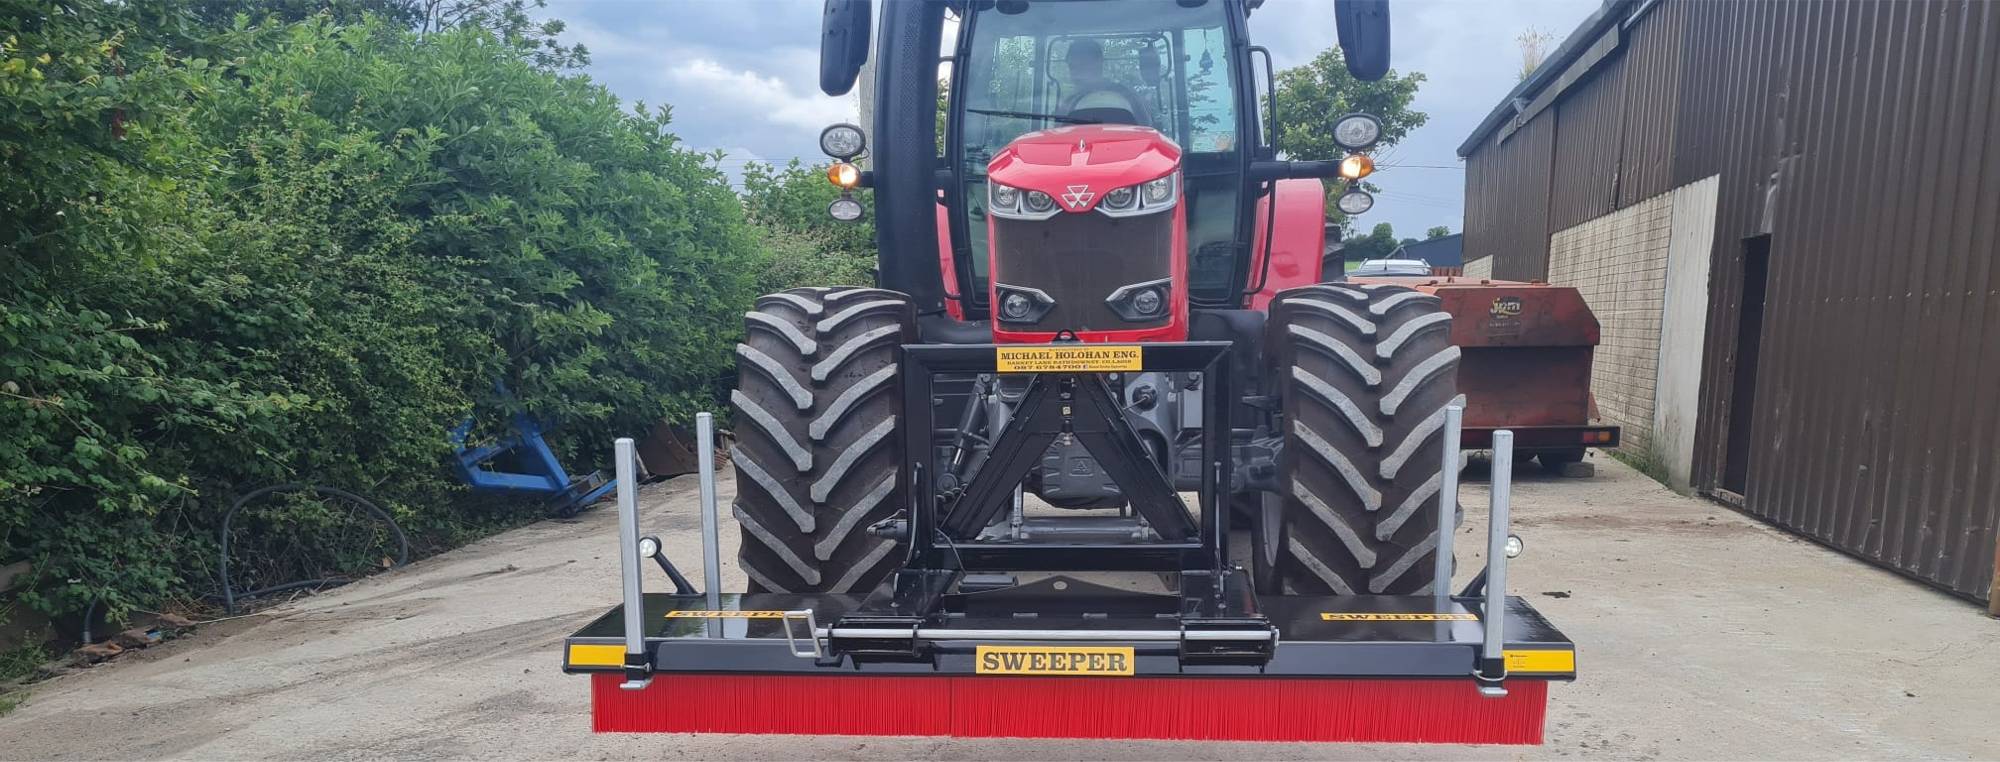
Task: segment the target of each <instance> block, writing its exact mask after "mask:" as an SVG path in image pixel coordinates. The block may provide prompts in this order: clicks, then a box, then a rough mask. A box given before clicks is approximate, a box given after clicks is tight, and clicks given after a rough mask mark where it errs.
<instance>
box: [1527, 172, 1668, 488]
mask: <svg viewBox="0 0 2000 762" xmlns="http://www.w3.org/2000/svg"><path fill="white" fill-rule="evenodd" d="M1672 217H1673V207H1672V195H1671V194H1661V195H1659V196H1655V197H1653V198H1650V199H1647V200H1645V201H1642V202H1640V203H1638V204H1636V205H1633V206H1629V207H1626V208H1624V209H1621V210H1619V211H1617V212H1613V213H1611V214H1607V215H1605V216H1603V217H1599V218H1597V219H1594V220H1591V221H1589V222H1585V223H1583V224H1581V225H1577V226H1576V227H1572V228H1568V229H1566V230H1561V231H1557V232H1556V233H1555V235H1553V236H1550V238H1549V282H1550V283H1557V284H1562V285H1566V286H1574V287H1576V289H1577V291H1578V292H1580V293H1582V295H1583V298H1584V301H1586V302H1588V303H1589V304H1590V310H1591V311H1592V312H1594V313H1596V315H1597V322H1598V325H1599V326H1601V328H1602V332H1601V336H1602V338H1601V340H1600V342H1599V343H1598V345H1597V353H1596V355H1595V356H1594V358H1593V362H1592V363H1591V378H1590V388H1591V391H1592V392H1593V393H1595V394H1596V395H1597V407H1598V411H1599V413H1600V414H1602V415H1603V416H1604V418H1605V420H1607V421H1609V422H1610V423H1614V424H1617V425H1618V426H1620V427H1621V428H1623V430H1624V433H1623V436H1624V444H1623V446H1622V447H1621V449H1623V450H1625V451H1628V452H1634V453H1651V452H1652V451H1653V431H1652V429H1653V406H1654V400H1655V394H1654V392H1655V384H1656V382H1657V379H1658V378H1659V359H1660V326H1661V315H1662V310H1663V307H1664V304H1665V299H1666V285H1667V244H1668V240H1669V227H1670V224H1671V221H1672Z"/></svg>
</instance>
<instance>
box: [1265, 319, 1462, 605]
mask: <svg viewBox="0 0 2000 762" xmlns="http://www.w3.org/2000/svg"><path fill="white" fill-rule="evenodd" d="M1268 326H1269V328H1268V330H1269V331H1270V336H1269V338H1268V340H1267V346H1269V347H1271V348H1272V351H1271V352H1270V353H1269V355H1268V356H1269V357H1270V358H1271V360H1272V362H1273V363H1274V364H1273V365H1272V368H1271V371H1270V373H1271V375H1270V378H1271V383H1272V385H1273V388H1275V389H1276V390H1277V392H1278V396H1279V401H1280V403H1281V405H1282V410H1283V418H1284V427H1283V433H1284V449H1283V450H1282V451H1281V452H1280V453H1279V457H1278V477H1279V478H1278V488H1279V492H1278V494H1276V495H1272V496H1269V499H1267V500H1266V501H1265V502H1266V509H1265V512H1264V516H1263V518H1264V519H1265V520H1264V521H1263V522H1260V523H1264V524H1266V525H1267V526H1262V527H1259V529H1258V540H1259V542H1258V543H1257V544H1258V546H1259V547H1258V551H1259V553H1258V554H1257V555H1258V556H1260V558H1258V559H1257V560H1258V561H1259V562H1263V561H1264V560H1265V559H1264V558H1262V556H1264V555H1266V554H1268V555H1269V556H1270V560H1269V564H1270V568H1269V570H1268V571H1267V572H1264V571H1260V576H1264V577H1266V578H1267V579H1266V585H1267V589H1270V590H1271V591H1272V592H1291V593H1308V594H1326V593H1333V594H1339V595H1366V594H1389V595H1409V594H1416V593H1421V592H1428V591H1429V590H1430V585H1431V579H1432V574H1431V569H1432V562H1431V559H1432V556H1433V553H1434V551H1435V550H1436V548H1437V541H1438V530H1439V527H1438V520H1437V501H1438V492H1439V486H1440V481H1441V476H1442V473H1443V468H1444V463H1445V462H1446V459H1445V458H1444V457H1443V455H1442V453H1441V452H1440V451H1439V449H1440V447H1441V446H1442V445H1441V441H1442V440H1441V438H1440V437H1441V431H1442V428H1443V424H1444V408H1445V405H1447V404H1449V403H1450V402H1451V401H1453V400H1454V399H1455V398H1457V397H1458V348H1457V347H1455V346H1452V344H1451V340H1450V335H1451V315H1450V314H1448V313H1446V312H1445V311H1444V309H1443V307H1442V305H1441V304H1440V302H1439V300H1438V298H1437V297H1436V296H1432V295H1430V294H1425V293H1422V292H1419V291H1416V290H1414V289H1410V288H1405V287H1402V286H1396V285H1389V284H1366V285H1356V284H1321V285H1316V286H1306V287H1303V288H1296V289H1292V290H1289V291H1285V292H1283V293H1281V294H1279V295H1278V297H1277V298H1276V299H1275V300H1274V301H1273V302H1272V306H1271V319H1270V321H1269V323H1268ZM1454 455H1455V454H1454ZM1450 461H1451V463H1452V464H1453V465H1454V466H1456V465H1457V463H1458V462H1459V459H1458V458H1456V457H1453V458H1451V459H1450ZM1273 519H1275V520H1276V522H1277V523H1276V525H1275V526H1268V524H1269V522H1270V521H1271V520H1273ZM1271 586H1275V587H1271Z"/></svg>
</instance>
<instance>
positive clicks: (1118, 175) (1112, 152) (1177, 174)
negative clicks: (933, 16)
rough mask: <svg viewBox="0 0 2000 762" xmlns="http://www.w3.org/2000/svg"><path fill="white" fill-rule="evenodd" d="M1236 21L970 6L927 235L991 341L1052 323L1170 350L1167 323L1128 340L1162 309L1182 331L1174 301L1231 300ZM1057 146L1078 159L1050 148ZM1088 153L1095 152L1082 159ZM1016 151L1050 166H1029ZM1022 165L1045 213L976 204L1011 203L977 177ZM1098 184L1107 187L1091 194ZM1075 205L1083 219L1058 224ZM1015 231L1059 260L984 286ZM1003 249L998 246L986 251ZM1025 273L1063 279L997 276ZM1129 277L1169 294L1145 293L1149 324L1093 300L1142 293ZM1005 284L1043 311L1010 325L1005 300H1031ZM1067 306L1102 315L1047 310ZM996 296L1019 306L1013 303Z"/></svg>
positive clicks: (1109, 9) (1216, 7)
mask: <svg viewBox="0 0 2000 762" xmlns="http://www.w3.org/2000/svg"><path fill="white" fill-rule="evenodd" d="M1245 21H1246V18H1245V14H1244V8H1243V6H1242V5H1240V4H1237V3H1232V2H1225V1H1224V0H1214V1H1212V2H1205V3H1158V4H1156V5H1149V6H1148V7H1147V9H1146V12H1144V13H1134V12H1133V9H1132V7H1131V6H1130V5H1129V4H1127V3H1119V2H1090V1H1083V2H1047V3H1015V4H975V5H973V6H972V7H971V8H970V9H968V10H967V12H966V14H965V16H964V17H963V18H962V19H961V20H960V26H959V34H958V44H957V47H956V49H955V50H954V52H953V56H952V61H953V66H952V72H951V80H950V82H951V96H952V97H951V98H950V99H949V101H948V104H949V105H948V112H947V115H946V122H945V130H946V134H945V139H944V146H945V154H946V156H945V167H946V168H947V169H948V170H949V171H950V173H951V176H952V180H951V184H950V187H949V188H948V189H947V191H946V200H945V204H946V206H947V207H948V211H947V219H948V221H949V228H948V233H949V236H950V240H949V241H948V242H947V241H940V243H941V244H943V245H947V246H948V247H949V252H950V261H951V266H952V267H953V269H954V272H953V273H952V275H953V276H954V277H955V279H956V280H957V281H958V282H960V283H963V284H966V285H967V286H969V287H968V288H966V289H965V290H964V291H962V292H961V294H962V297H961V298H962V302H963V303H962V304H961V308H962V310H963V311H964V312H965V314H968V315H984V316H990V317H991V318H992V319H994V320H995V321H996V323H995V326H994V328H995V334H996V336H998V337H1001V338H1002V340H1005V339H1006V338H1008V337H1011V336H1013V335H1014V334H1017V333H1021V332H1024V331H1026V332H1031V333H1036V334H1039V333H1047V332H1051V331H1054V330H1063V329H1067V330H1076V331H1078V332H1079V334H1080V335H1083V336H1086V337H1089V336H1091V335H1094V334H1097V333H1099V332H1106V333H1108V334H1109V335H1115V336H1117V337H1118V338H1119V339H1120V340H1123V339H1126V338H1131V337H1133V334H1132V332H1133V331H1142V332H1143V333H1145V334H1147V336H1149V337H1150V336H1158V337H1162V338H1168V337H1170V338H1176V339H1178V338H1184V337H1185V330H1184V326H1183V329H1182V330H1180V331H1171V330H1169V331H1144V330H1143V329H1146V328H1153V327H1156V326H1157V325H1159V324H1161V323H1163V322H1164V319H1165V318H1167V317H1168V315H1169V313H1173V314H1178V315H1180V322H1182V323H1183V324H1184V323H1185V319H1186V315H1185V312H1186V307H1187V303H1188V301H1189V300H1193V301H1196V302H1199V303H1204V304H1211V305H1216V306H1224V305H1226V306H1236V305H1235V304H1234V302H1236V301H1240V300H1236V299H1233V298H1232V297H1233V296H1234V295H1235V294H1236V292H1237V291H1238V290H1239V289H1241V288H1242V287H1243V276H1244V273H1245V272H1246V271H1247V269H1248V262H1249V259H1250V257H1249V251H1248V248H1249V247H1248V246H1247V245H1246V244H1243V243H1239V242H1247V241H1249V240H1250V238H1251V235H1250V230H1249V229H1248V227H1247V226H1246V221H1247V220H1248V219H1249V217H1250V214H1249V212H1250V210H1251V209H1252V208H1253V205H1254V202H1255V199H1254V197H1253V196H1252V194H1250V193H1246V192H1245V187H1246V185H1247V183H1246V180H1245V174H1246V172H1247V171H1248V168H1249V167H1248V165H1249V160H1250V157H1251V156H1252V155H1253V152H1254V148H1255V146H1256V145H1257V144H1258V139H1257V136H1258V130H1259V124H1258V116H1257V108H1256V102H1257V101H1256V96H1257V92H1256V87H1255V84H1254V83H1253V82H1252V80H1251V78H1250V72H1251V68H1252V67H1251V61H1250V50H1249V48H1248V46H1247V45H1245V43H1244V40H1245V33H1244V29H1243V24H1244V23H1245ZM1016 141H1022V145H1019V146H1016ZM1065 144H1067V145H1070V146H1075V145H1079V144H1080V145H1081V146H1082V149H1081V150H1075V151H1065V150H1062V148H1063V146H1064V145H1065ZM1093 144H1095V145H1097V146H1098V147H1099V148H1098V149H1097V150H1092V146H1093ZM1030 155H1033V156H1047V157H1049V158H1050V159H1051V160H1053V161H1058V162H1060V164H1052V163H1035V162H1032V161H1031V160H1028V157H1029V156H1030ZM1162 156H1173V157H1174V159H1175V160H1176V164H1177V165H1176V166H1172V167H1169V168H1167V169H1166V171H1164V172H1159V173H1158V174H1159V175H1160V176H1159V177H1141V176H1138V175H1133V176H1130V177H1126V176H1124V175H1126V174H1130V172H1131V171H1132V170H1137V171H1138V172H1139V174H1148V173H1149V171H1148V170H1149V169H1152V170H1157V169H1158V168H1157V166H1155V165H1156V164H1157V161H1158V159H1159V157H1162ZM1024 163H1026V164H1027V165H1031V166H1035V167H1036V172H1035V176H1036V177H1037V179H1040V180H1043V181H1044V182H1047V183H1049V184H1050V185H1051V186H1053V189H1054V190H1056V191H1057V194H1056V195H1045V196H1036V197H1034V198H1036V199H1040V198H1047V199H1049V201H1050V202H1053V203H1050V204H1049V205H1048V206H1046V207H1044V208H1045V209H1046V211H1047V215H1046V216H1042V215H1041V213H1036V212H1033V211H1032V210H1030V209H1022V210H1019V211H1014V210H1010V209H1008V208H1006V207H1000V208H997V209H996V207H995V204H994V203H993V202H994V200H995V198H994V193H995V192H996V191H997V192H998V193H999V194H1000V196H999V198H1000V199H1002V200H1011V199H1012V198H1013V196H1012V193H1013V189H1012V186H1007V185H1004V184H1002V185H1000V186H998V187H997V188H996V187H995V186H994V184H993V183H994V182H995V181H994V180H993V178H992V177H990V176H989V173H990V172H991V171H994V170H995V169H996V168H997V169H998V170H999V171H1001V172H1003V173H1004V172H1007V171H1009V170H1012V169H1015V168H1020V167H1023V165H1024ZM1072 167H1074V169H1071V168H1072ZM1064 175H1069V176H1068V177H1064ZM1110 182H1117V183H1121V184H1120V185H1116V186H1106V185H1105V183H1110ZM1145 182H1157V184H1156V185H1155V186H1152V187H1153V188H1154V191H1153V194H1152V195H1153V196H1154V197H1153V198H1150V199H1149V198H1139V199H1137V200H1138V201H1139V204H1138V205H1137V206H1135V207H1129V208H1128V207H1123V206H1121V205H1119V204H1116V203H1112V204H1106V203H1105V202H1107V201H1109V202H1117V201H1120V200H1122V199H1123V198H1124V197H1125V195H1126V194H1127V193H1130V192H1133V191H1136V190H1138V188H1137V186H1138V185H1139V184H1141V183H1145ZM1072 185H1074V186H1076V189H1075V191H1073V192H1072V191H1071V189H1070V186H1072ZM1167 188H1171V190H1167ZM1169 193H1170V194H1171V195H1170V196H1169V195H1166V194H1169ZM1062 194H1071V195H1069V196H1068V199H1069V200H1071V201H1074V200H1077V199H1080V198H1082V197H1083V196H1082V195H1079V194H1088V196H1089V197H1090V199H1091V203H1090V204H1089V206H1090V207H1091V208H1090V209H1089V210H1078V209H1073V208H1072V206H1074V204H1071V203H1066V202H1065V198H1064V196H1063V195H1062ZM1106 194H1110V196H1109V197H1107V195H1106ZM1036 203H1038V204H1039V203H1042V202H1040V201H1036ZM1083 211H1090V212H1095V214H1094V216H1085V217H1078V218H1075V219H1072V218H1070V217H1069V216H1067V215H1076V214H1080V213H1081V212H1083ZM1022 212H1027V214H1023V213H1022ZM1027 217H1042V218H1041V219H1039V220H1030V219H1025V218H1027ZM1029 222H1041V223H1046V224H1042V225H1029V224H1026V223H1029ZM1168 228H1171V230H1169V229H1168ZM996 232H997V233H998V234H999V235H998V238H999V240H998V241H996V236H995V235H994V234H995V233H996ZM1009 233H1011V234H1012V235H1011V237H1010V236H1009ZM1027 235H1033V236H1034V237H1035V238H1036V239H1037V240H1050V241H1056V242H1057V243H1056V245H1055V246H1053V247H1050V248H1049V249H1048V250H1046V251H1045V254H1044V256H1049V257H1060V258H1062V259H1064V260H1065V261H1066V262H1067V263H1068V266H1067V267H1066V268H1062V269H1059V270H1054V271H1048V270H1044V269H1043V266H1042V265H1041V263H1036V262H1025V261H1016V262H1015V263H1014V264H1015V266H1014V267H1013V268H1012V271H1013V273H1014V274H1012V275H1006V274H1003V275H1002V277H1001V279H1000V280H998V281H996V280H995V278H994V272H995V270H996V269H997V270H1000V271H1003V273H1004V272H1005V271H1007V270H1009V269H1010V268H1009V262H1010V260H1013V259H1015V256H1016V254H1017V253H1019V246H1020V244H1019V242H1021V241H1022V240H1023V239H1024V237H1025V236H1027ZM1010 240H1011V241H1013V242H1014V243H1013V244H1012V246H1013V248H1004V247H1005V246H1007V245H1008V244H1007V242H1008V241H1010ZM996 243H998V244H1000V246H996ZM1105 244H1109V245H1105ZM1174 247H1178V250H1174V251H1170V250H1169V249H1170V248H1174ZM1170 261H1171V262H1172V267H1171V272H1169V263H1170ZM1037 270H1041V271H1042V278H1043V279H1044V280H1046V281H1051V282H1053V281H1055V280H1056V279H1055V278H1053V277H1051V276H1054V275H1056V274H1058V273H1062V274H1065V275H1066V276H1068V277H1066V278H1064V279H1063V280H1062V284H1063V285H1062V286H1061V287H1058V288H1056V289H1054V290H1058V291H1063V292H1065V293H1064V294H1062V295H1057V294H1055V293H1054V291H1052V290H1051V288H1050V287H1049V286H1047V285H1036V284H1029V283H1020V282H1012V281H1008V280H1007V279H1008V278H1013V279H1014V280H1016V281H1018V280H1022V279H1024V278H1028V277H1030V273H1031V272H1034V271H1037ZM1108 271H1116V272H1121V273H1136V272H1139V271H1144V273H1145V274H1146V275H1147V277H1145V278H1139V279H1138V280H1132V281H1131V282H1129V283H1128V282H1124V280H1129V279H1130V278H1137V277H1138V276H1137V275H1133V276H1130V278H1128V277H1127V276H1124V275H1120V276H1116V277H1112V276H1107V275H1103V273H1105V272H1108ZM1114 280H1115V281H1120V282H1117V283H1112V282H1110V281H1114ZM1142 281H1143V282H1145V283H1151V284H1153V285H1152V286H1150V288H1159V290H1160V292H1161V293H1160V294H1159V296H1160V297H1165V296H1168V294H1167V293H1166V292H1168V291H1171V292H1172V294H1171V296H1172V298H1171V299H1161V300H1159V302H1158V303H1159V305H1160V307H1159V310H1158V311H1157V312H1152V313H1145V312H1136V311H1133V310H1125V311H1123V312H1120V311H1119V310H1117V309H1115V307H1107V306H1105V305H1104V301H1105V300H1106V299H1107V298H1109V297H1110V296H1111V295H1112V292H1113V291H1116V290H1117V289H1119V288H1125V287H1128V286H1131V287H1134V288H1132V289H1128V290H1127V294H1130V293H1135V292H1138V293H1143V292H1144V291H1143V289H1139V288H1138V287H1139V286H1141V284H1142ZM1156 281H1171V283H1157V282H1156ZM1021 287H1034V288H1037V289H1038V290H1039V291H1041V292H1045V293H1047V294H1048V295H1049V297H1050V298H1051V299H1053V300H1054V302H1055V305H1054V307H1053V308H1052V309H1050V310H1049V311H1048V313H1047V314H1046V315H1043V316H1042V317H1043V318H1044V319H1041V320H1035V321H1023V320H1020V319H1019V318H1020V315H1019V314H1018V312H1017V313H1016V314H1009V312H1008V311H1007V310H1006V309H1004V308H1005V307H1006V306H1007V302H1008V298H1009V296H1011V295H1016V294H1025V296H1024V297H1023V298H1028V299H1034V298H1037V297H1038V296H1039V295H1038V294H1035V293H1034V292H1023V291H1022V290H1020V289H1021ZM1099 292H1102V293H1099ZM1153 300H1154V297H1148V302H1149V303H1151V302H1152V301H1153ZM1083 301H1087V302H1089V303H1090V304H1089V307H1088V309H1087V312H1088V313H1096V315H1097V316H1099V317H1100V318H1109V319H1108V320H1103V319H1100V320H1099V321H1097V322H1094V323H1085V322H1075V321H1073V320H1070V319H1069V318H1068V315H1069V314H1070V313H1071V312H1073V311H1070V310H1065V309H1063V308H1064V307H1065V306H1066V304H1065V303H1066V302H1083ZM1013 302H1014V304H1015V305H1017V306H1018V305H1021V304H1022V301H1021V299H1020V298H1017V299H1014V300H1013ZM996 306H997V307H998V309H996ZM1037 306H1038V305H1037ZM1079 306H1080V305H1079ZM1128 318H1139V319H1136V320H1134V319H1128ZM1051 320H1054V321H1055V322H1050V321H1051Z"/></svg>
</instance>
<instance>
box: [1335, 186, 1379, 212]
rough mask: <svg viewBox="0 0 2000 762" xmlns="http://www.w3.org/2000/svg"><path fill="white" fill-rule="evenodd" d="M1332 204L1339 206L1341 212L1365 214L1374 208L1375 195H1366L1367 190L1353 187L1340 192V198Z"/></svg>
mask: <svg viewBox="0 0 2000 762" xmlns="http://www.w3.org/2000/svg"><path fill="white" fill-rule="evenodd" d="M1334 206H1337V207H1339V208H1340V213H1341V214H1349V215H1354V214H1365V213H1367V211H1368V210H1370V209H1373V208H1375V197H1374V196H1371V195H1368V191H1365V190H1362V189H1360V188H1353V189H1350V190H1348V191H1347V192H1346V193H1342V194H1340V199H1339V200H1337V201H1335V202H1334Z"/></svg>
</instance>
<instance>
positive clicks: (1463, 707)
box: [591, 673, 1548, 744]
mask: <svg viewBox="0 0 2000 762" xmlns="http://www.w3.org/2000/svg"><path fill="white" fill-rule="evenodd" d="M622 679H623V678H622V677H621V676H619V675H616V674H609V673H601V674H597V675H593V676H592V679H591V704H592V715H593V726H594V729H595V730H597V731H598V732H673V733H753V734H787V735H873V736H965V737H979V738H1107V739H1124V738H1132V739H1139V738H1152V739H1185V740H1213V741H1359V742H1374V743H1490V744H1538V743H1541V742H1542V719H1543V715H1544V712H1545V710H1546V708H1547V701H1548V683H1545V682H1541V681H1534V680H1515V681H1510V682H1509V683H1508V684H1507V690H1508V694H1507V696H1506V697H1505V698H1497V699H1493V698H1484V697H1482V696H1480V695H1479V692H1478V690H1477V689H1476V688H1475V687H1474V686H1473V684H1472V681H1471V680H1336V679H1308V678H1201V677H1185V678H1157V677H1144V678H1117V677H1097V678H1092V677H974V676H965V677H917V676H887V677H871V676H840V677H821V676H791V675H748V674H738V675H692V674H673V675H660V676H657V677H654V678H653V684H652V685H651V686H650V687H648V688H647V689H645V690H643V691H625V690H620V689H619V687H618V684H619V682H621V681H622Z"/></svg>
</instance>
